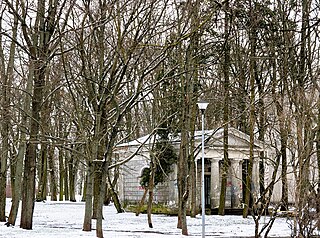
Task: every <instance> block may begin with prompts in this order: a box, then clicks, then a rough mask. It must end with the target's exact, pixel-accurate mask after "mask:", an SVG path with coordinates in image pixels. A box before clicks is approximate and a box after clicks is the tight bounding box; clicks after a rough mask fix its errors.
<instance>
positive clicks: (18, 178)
mask: <svg viewBox="0 0 320 238" xmlns="http://www.w3.org/2000/svg"><path fill="white" fill-rule="evenodd" d="M32 78H33V75H32V71H31V72H29V76H28V80H27V85H26V89H25V90H26V92H27V93H26V95H25V97H24V104H23V113H22V118H21V124H22V125H27V121H28V115H29V112H30V101H31V98H30V96H29V95H30V94H31V92H32ZM20 133H21V134H20V144H19V150H18V155H17V158H16V165H15V180H14V186H13V187H14V190H15V191H14V193H13V194H14V196H13V197H12V204H11V209H10V214H9V218H8V223H9V224H11V225H15V223H16V220H17V214H18V209H19V203H20V199H21V192H22V190H21V189H22V186H21V185H22V171H23V159H24V156H25V153H26V146H27V144H26V137H27V131H26V129H25V128H24V127H21V132H20Z"/></svg>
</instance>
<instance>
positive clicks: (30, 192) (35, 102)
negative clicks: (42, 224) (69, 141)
mask: <svg viewBox="0 0 320 238" xmlns="http://www.w3.org/2000/svg"><path fill="white" fill-rule="evenodd" d="M33 66H34V69H35V71H34V86H33V95H32V105H31V111H32V112H31V114H32V118H31V127H30V139H29V141H28V143H27V148H26V155H25V166H24V176H23V187H24V189H23V190H22V209H21V221H20V227H21V228H23V229H32V221H33V210H34V199H35V184H36V157H37V154H36V150H37V146H38V143H39V142H38V140H39V138H38V134H39V122H40V121H41V120H40V111H41V104H42V99H43V88H44V86H45V74H44V73H45V72H44V71H45V68H43V64H42V62H41V61H40V60H39V61H34V64H33ZM30 70H32V66H31V69H30Z"/></svg>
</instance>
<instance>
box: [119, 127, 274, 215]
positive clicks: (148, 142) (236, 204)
mask: <svg viewBox="0 0 320 238" xmlns="http://www.w3.org/2000/svg"><path fill="white" fill-rule="evenodd" d="M170 140H171V143H172V145H173V146H174V148H176V149H177V152H178V149H179V146H180V138H179V136H177V137H172V138H170ZM205 140H206V143H205V151H204V153H205V154H204V158H205V181H204V185H205V186H204V187H205V205H206V207H207V208H211V209H214V208H216V207H218V206H219V199H220V187H221V174H222V163H223V154H224V153H223V128H222V129H218V130H207V131H205ZM153 141H154V137H153V136H150V135H147V136H145V137H141V138H139V139H137V140H134V141H131V142H129V143H123V144H120V145H118V146H117V149H116V151H115V154H117V156H116V157H117V158H119V159H120V160H122V159H126V158H129V157H130V156H132V154H133V153H136V151H137V150H138V153H136V154H135V155H134V156H133V157H132V158H131V159H130V160H129V161H128V162H127V163H125V164H124V165H123V166H122V168H121V172H120V178H119V183H118V192H119V197H120V199H121V200H122V201H123V202H125V203H137V202H139V201H140V200H141V198H142V196H143V193H144V189H143V188H142V187H141V186H140V183H139V181H140V176H141V174H142V172H143V170H144V169H145V168H148V167H149V162H150V160H149V156H150V149H151V147H152V142H153ZM228 141H229V148H228V155H229V161H230V164H229V171H228V179H227V192H226V208H241V207H242V200H243V197H244V196H243V187H244V183H245V177H246V173H247V166H248V160H249V152H250V137H249V136H248V135H247V134H245V133H243V132H240V131H239V130H237V129H235V128H229V138H228ZM195 145H196V146H199V147H200V146H201V131H196V133H195ZM199 151H200V150H199ZM261 152H264V155H265V156H266V155H267V151H266V150H265V148H264V145H263V144H262V143H260V142H258V141H255V143H254V146H253V154H254V162H253V177H252V185H251V189H252V191H254V192H253V194H254V196H257V197H258V196H259V158H260V153H261ZM201 156H202V155H201V153H198V154H197V155H196V162H195V163H196V171H197V202H198V205H200V202H201V199H200V197H201ZM267 171H268V170H267ZM266 180H267V179H266ZM154 201H155V202H160V203H165V204H167V205H174V204H177V202H178V189H177V168H176V166H175V168H174V171H173V172H172V173H171V174H169V175H168V179H167V181H166V182H164V183H162V184H159V185H158V186H157V187H156V189H155V191H154Z"/></svg>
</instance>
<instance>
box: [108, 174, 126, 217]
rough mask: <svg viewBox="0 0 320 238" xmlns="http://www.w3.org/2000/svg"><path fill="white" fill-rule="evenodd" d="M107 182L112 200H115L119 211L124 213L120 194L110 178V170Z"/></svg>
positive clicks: (114, 202)
mask: <svg viewBox="0 0 320 238" xmlns="http://www.w3.org/2000/svg"><path fill="white" fill-rule="evenodd" d="M107 182H108V188H109V192H110V194H111V197H112V200H113V204H114V206H115V207H116V209H117V212H118V213H123V212H124V210H123V208H122V206H121V203H120V200H119V197H118V194H117V193H116V191H115V190H114V186H112V182H111V179H110V173H109V172H108V178H107Z"/></svg>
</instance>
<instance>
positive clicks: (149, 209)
mask: <svg viewBox="0 0 320 238" xmlns="http://www.w3.org/2000/svg"><path fill="white" fill-rule="evenodd" d="M154 176H155V164H154V158H153V156H152V155H151V162H150V179H149V185H148V190H149V197H148V207H147V214H148V225H149V228H153V225H152V217H151V216H152V201H153V189H154Z"/></svg>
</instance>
